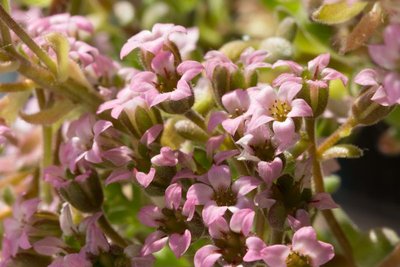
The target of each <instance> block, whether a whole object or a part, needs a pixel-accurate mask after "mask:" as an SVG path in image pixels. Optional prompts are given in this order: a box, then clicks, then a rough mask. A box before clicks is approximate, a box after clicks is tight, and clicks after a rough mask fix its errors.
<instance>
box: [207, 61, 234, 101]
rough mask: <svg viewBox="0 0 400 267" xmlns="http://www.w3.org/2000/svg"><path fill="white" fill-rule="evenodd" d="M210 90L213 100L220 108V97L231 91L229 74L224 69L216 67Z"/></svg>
mask: <svg viewBox="0 0 400 267" xmlns="http://www.w3.org/2000/svg"><path fill="white" fill-rule="evenodd" d="M212 89H213V92H214V95H215V100H216V101H217V102H218V104H220V105H221V106H222V102H221V99H222V96H223V95H225V94H226V93H227V92H229V91H230V90H231V73H230V72H229V70H228V69H226V68H224V67H220V66H217V67H215V69H214V73H213V78H212Z"/></svg>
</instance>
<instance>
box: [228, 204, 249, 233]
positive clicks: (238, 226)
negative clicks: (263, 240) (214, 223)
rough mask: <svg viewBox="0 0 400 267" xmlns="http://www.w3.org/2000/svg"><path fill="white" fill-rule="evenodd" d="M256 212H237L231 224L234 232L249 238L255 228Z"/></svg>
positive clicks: (245, 210)
mask: <svg viewBox="0 0 400 267" xmlns="http://www.w3.org/2000/svg"><path fill="white" fill-rule="evenodd" d="M255 214H256V213H255V212H254V211H253V210H251V209H241V210H239V211H237V212H235V213H234V214H233V216H232V218H231V221H230V223H229V226H230V228H231V229H232V231H233V232H236V233H242V234H243V235H244V236H247V235H248V234H249V233H250V231H251V228H252V227H253V221H254V216H255Z"/></svg>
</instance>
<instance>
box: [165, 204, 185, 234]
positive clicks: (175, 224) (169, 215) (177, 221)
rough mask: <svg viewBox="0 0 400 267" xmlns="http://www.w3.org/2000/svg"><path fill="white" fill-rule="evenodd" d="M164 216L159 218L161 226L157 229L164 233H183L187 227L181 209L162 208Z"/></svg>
mask: <svg viewBox="0 0 400 267" xmlns="http://www.w3.org/2000/svg"><path fill="white" fill-rule="evenodd" d="M162 213H163V214H164V218H162V219H160V220H159V222H160V223H161V226H160V227H159V230H161V231H163V232H164V233H166V234H174V233H177V234H183V233H184V232H185V230H186V229H187V225H186V216H184V215H183V214H182V211H181V210H170V209H167V208H164V209H162Z"/></svg>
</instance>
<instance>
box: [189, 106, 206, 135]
mask: <svg viewBox="0 0 400 267" xmlns="http://www.w3.org/2000/svg"><path fill="white" fill-rule="evenodd" d="M185 117H186V118H188V119H189V120H191V121H192V122H193V123H195V124H196V125H197V126H199V127H200V128H201V129H202V130H203V131H205V132H206V133H207V127H206V123H205V122H204V118H203V117H202V116H201V115H200V114H199V113H197V111H195V110H193V109H189V110H188V111H186V112H185Z"/></svg>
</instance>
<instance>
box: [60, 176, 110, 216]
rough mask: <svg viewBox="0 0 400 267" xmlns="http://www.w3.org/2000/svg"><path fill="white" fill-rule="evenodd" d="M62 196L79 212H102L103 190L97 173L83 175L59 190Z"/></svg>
mask: <svg viewBox="0 0 400 267" xmlns="http://www.w3.org/2000/svg"><path fill="white" fill-rule="evenodd" d="M59 191H60V194H61V196H62V197H63V198H64V199H65V200H66V201H68V202H69V203H70V204H71V205H72V206H73V207H75V208H76V209H77V210H79V211H82V212H87V213H94V212H98V211H100V210H101V206H102V204H103V198H104V197H103V189H102V187H101V184H100V180H99V177H98V176H97V174H96V173H95V172H91V173H87V174H81V175H79V176H78V177H76V178H75V179H74V180H71V181H69V182H67V183H66V184H65V185H64V186H61V187H60V188H59Z"/></svg>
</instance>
